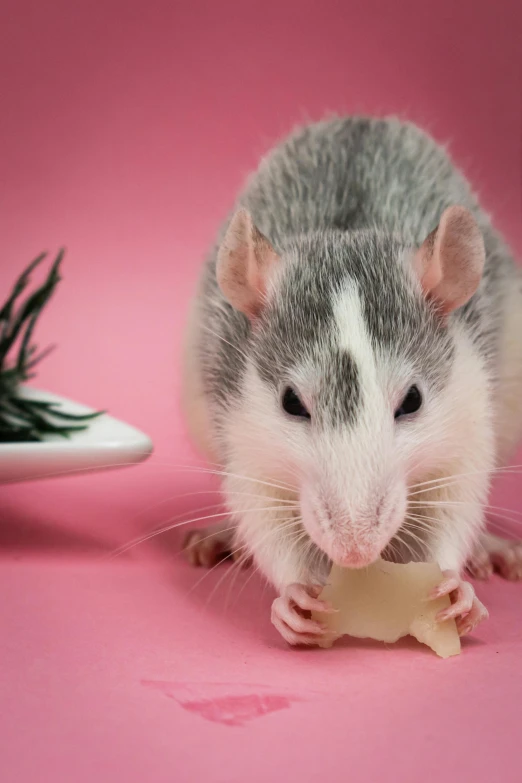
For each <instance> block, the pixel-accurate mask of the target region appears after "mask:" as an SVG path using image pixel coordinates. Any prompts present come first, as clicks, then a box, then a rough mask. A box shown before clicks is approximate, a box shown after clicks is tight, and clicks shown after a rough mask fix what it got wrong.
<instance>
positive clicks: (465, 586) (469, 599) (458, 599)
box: [430, 571, 488, 636]
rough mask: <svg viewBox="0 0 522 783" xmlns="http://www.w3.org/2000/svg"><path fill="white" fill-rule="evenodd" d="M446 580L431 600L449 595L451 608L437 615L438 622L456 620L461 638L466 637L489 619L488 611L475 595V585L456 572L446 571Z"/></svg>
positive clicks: (437, 588)
mask: <svg viewBox="0 0 522 783" xmlns="http://www.w3.org/2000/svg"><path fill="white" fill-rule="evenodd" d="M443 573H444V580H443V581H442V582H441V583H440V585H438V586H437V587H436V588H435V589H434V590H433V591H432V593H431V595H430V598H433V599H435V598H440V597H441V596H443V595H449V597H450V599H451V606H450V607H448V608H447V609H442V611H440V612H439V613H438V614H437V618H436V619H437V620H438V621H439V622H443V621H444V620H449V619H450V618H454V619H455V621H456V623H457V630H458V632H459V635H460V636H466V634H468V633H471V631H473V629H474V628H476V627H477V625H478V624H479V623H481V622H482V620H486V619H487V618H488V610H487V609H486V607H485V606H484V604H483V603H481V601H479V599H478V598H477V596H476V595H475V590H474V589H473V585H471V584H470V583H469V582H465V581H464V580H463V579H461V577H460V576H459V575H458V574H457V572H456V571H444V572H443Z"/></svg>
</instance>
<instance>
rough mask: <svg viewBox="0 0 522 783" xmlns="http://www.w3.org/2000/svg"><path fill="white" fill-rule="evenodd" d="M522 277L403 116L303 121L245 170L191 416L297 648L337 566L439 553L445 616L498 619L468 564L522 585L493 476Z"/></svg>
mask: <svg viewBox="0 0 522 783" xmlns="http://www.w3.org/2000/svg"><path fill="white" fill-rule="evenodd" d="M521 391H522V276H521V273H520V271H519V269H518V267H517V265H516V262H515V261H514V258H513V254H512V252H511V251H510V249H509V247H508V246H507V244H506V243H505V241H504V239H503V238H502V237H501V235H500V234H499V232H498V231H497V230H496V229H495V228H494V226H493V224H492V220H491V218H490V217H489V216H488V214H487V213H486V212H485V210H484V209H483V208H482V207H481V205H480V204H479V201H478V199H477V196H476V195H475V193H474V191H473V190H472V187H471V185H470V184H469V183H468V181H467V179H466V178H465V176H464V175H463V173H462V172H461V171H460V170H459V169H458V168H457V167H456V165H455V164H454V163H453V161H452V160H451V158H450V156H449V154H448V152H447V151H446V149H445V148H443V147H442V146H441V145H440V144H439V143H437V142H436V141H435V140H434V139H433V138H431V137H430V136H429V135H428V134H427V133H426V132H425V131H424V130H422V129H420V128H419V127H417V126H416V125H414V124H412V123H410V122H404V121H401V120H399V119H397V118H393V117H391V118H372V117H364V116H348V117H339V118H334V119H329V120H325V121H321V122H316V123H313V124H310V125H307V126H305V127H301V128H297V129H296V130H295V131H294V132H293V133H291V135H290V136H288V137H287V138H286V139H285V140H283V141H282V142H281V143H279V144H278V145H277V146H275V148H273V149H272V150H271V151H270V152H269V153H268V154H267V155H266V156H265V157H264V158H263V159H262V160H261V162H260V164H259V167H258V169H257V171H255V172H254V173H253V174H252V175H251V176H250V177H249V178H248V180H247V182H246V184H245V186H244V188H243V190H242V192H241V193H240V195H239V197H238V199H237V201H236V204H235V205H234V208H233V209H232V211H231V212H230V214H229V216H228V218H227V219H226V221H225V222H224V224H223V226H222V227H221V230H220V232H219V234H218V236H217V239H216V242H215V246H214V247H213V248H212V250H211V252H210V254H209V256H208V259H207V261H206V263H205V264H204V268H203V272H202V275H201V278H200V282H199V285H198V289H197V292H196V295H195V297H194V300H193V303H192V305H191V309H190V314H189V318H188V325H187V330H186V334H185V344H184V359H183V380H182V405H183V410H184V412H185V416H186V420H187V423H188V428H189V430H190V433H191V435H192V438H193V440H194V442H195V444H196V446H197V447H198V448H199V450H200V451H202V452H203V453H204V454H205V455H206V457H207V458H208V459H209V460H210V461H212V462H213V463H214V464H215V465H217V466H218V472H219V473H220V475H222V477H223V481H222V490H223V494H224V499H225V503H226V508H227V512H228V513H229V519H227V521H226V522H222V523H220V524H218V525H216V526H215V527H213V528H207V529H205V530H193V531H191V532H190V534H189V536H188V538H187V539H186V543H185V547H186V551H187V553H188V555H189V557H190V559H191V561H192V562H193V563H195V564H199V565H206V566H210V565H213V564H214V563H215V562H217V561H218V559H219V558H220V557H222V556H223V555H225V554H226V553H231V552H235V553H236V556H237V554H238V553H240V556H241V557H243V556H244V557H245V558H247V557H248V558H250V559H252V560H253V561H254V563H255V565H256V567H257V568H258V569H259V571H260V572H261V573H262V574H263V575H264V576H265V577H266V579H267V580H268V581H269V582H270V583H271V584H272V585H273V587H274V588H275V591H276V592H277V597H276V598H275V600H274V602H273V604H272V618H271V619H272V622H273V623H274V625H275V627H276V628H277V630H278V631H279V632H280V634H281V635H282V636H283V638H284V639H285V640H286V641H287V642H288V643H289V644H290V645H298V644H305V645H313V644H317V643H319V642H320V640H321V638H322V637H323V635H324V633H325V628H324V627H323V626H322V625H320V624H319V623H317V622H315V621H313V620H312V618H311V611H313V610H316V611H317V612H324V611H331V610H332V607H331V606H329V605H328V604H326V603H325V602H324V601H322V600H321V599H320V597H319V596H320V592H321V590H322V587H323V586H324V585H325V583H326V582H327V579H328V574H329V571H330V568H331V566H332V564H334V563H335V564H337V565H339V566H342V567H348V568H364V567H365V566H367V565H369V564H371V563H373V562H375V561H376V560H377V559H378V558H379V557H381V556H382V557H384V558H386V559H389V560H393V561H395V562H408V561H411V560H424V561H426V560H429V561H433V562H436V563H437V564H438V565H439V566H440V569H441V570H442V573H443V579H442V581H441V583H440V585H439V586H438V587H437V588H436V589H435V590H434V591H433V593H432V596H431V597H432V598H436V597H439V596H442V595H449V596H450V598H451V606H450V608H448V609H446V610H445V612H444V613H443V616H442V615H441V617H439V619H440V620H443V619H447V618H450V617H451V618H455V621H456V623H457V627H458V630H459V633H460V634H461V635H465V634H468V633H470V632H471V631H472V630H473V629H474V628H475V627H476V625H477V624H478V623H479V622H481V621H482V620H483V619H485V618H486V617H487V615H488V612H487V609H486V607H485V606H484V605H483V604H482V602H481V601H480V600H479V599H478V598H477V596H476V594H475V590H474V588H473V586H472V584H471V583H470V582H469V581H467V572H470V573H471V574H472V575H474V576H477V577H486V576H488V575H489V574H490V573H491V571H492V569H493V567H495V568H496V569H497V570H500V572H501V573H502V574H503V575H504V576H505V577H507V578H508V579H516V578H520V577H522V546H521V545H520V544H519V543H518V542H515V541H507V540H504V539H502V538H500V537H498V536H494V535H492V534H491V533H490V532H488V528H487V519H486V508H487V502H488V493H489V489H490V481H491V477H492V474H493V472H494V471H495V470H496V469H497V468H498V467H499V466H502V465H506V464H508V462H509V460H510V459H511V458H512V455H513V453H514V451H515V449H516V447H517V445H518V442H519V440H520V438H521V436H522V402H521Z"/></svg>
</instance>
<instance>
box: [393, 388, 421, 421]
mask: <svg viewBox="0 0 522 783" xmlns="http://www.w3.org/2000/svg"><path fill="white" fill-rule="evenodd" d="M421 405H422V394H421V393H420V391H419V389H418V388H417V386H410V388H409V389H408V393H407V395H406V397H405V398H404V399H403V401H402V403H401V404H400V406H399V407H398V408H397V410H396V411H395V418H396V419H400V418H401V416H408V415H409V414H411V413H417V411H418V410H419V408H420V406H421Z"/></svg>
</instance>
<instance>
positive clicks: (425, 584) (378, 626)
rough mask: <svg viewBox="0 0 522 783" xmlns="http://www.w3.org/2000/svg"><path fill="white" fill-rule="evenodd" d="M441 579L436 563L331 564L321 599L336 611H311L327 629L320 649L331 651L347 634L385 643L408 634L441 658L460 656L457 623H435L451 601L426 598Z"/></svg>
mask: <svg viewBox="0 0 522 783" xmlns="http://www.w3.org/2000/svg"><path fill="white" fill-rule="evenodd" d="M442 580H443V575H442V571H441V570H440V568H439V567H438V565H436V564H435V563H407V564H398V563H388V562H386V561H385V560H378V561H377V562H375V563H373V564H372V565H371V566H368V567H367V568H362V569H350V568H339V567H338V566H333V568H332V571H331V574H330V579H329V584H328V585H327V586H326V587H325V588H324V590H323V591H322V593H321V595H320V598H321V599H324V600H325V601H329V602H330V603H331V604H332V606H333V607H335V608H336V609H338V611H337V612H336V613H334V614H322V613H315V612H314V613H313V617H314V619H316V620H318V621H319V622H321V623H322V624H323V625H325V626H326V627H327V628H328V634H327V635H326V636H325V639H324V641H323V642H322V643H321V646H322V647H331V645H332V644H333V643H334V641H335V640H336V639H338V638H339V637H340V636H343V635H344V634H348V635H349V636H356V637H359V638H366V639H367V638H370V639H377V640H378V641H382V642H396V641H397V640H398V639H400V638H401V637H403V636H407V635H408V634H410V635H411V636H414V637H415V638H416V639H418V641H419V642H422V644H426V645H428V647H431V649H432V650H434V651H435V652H436V653H437V655H440V656H441V657H442V658H448V657H449V656H451V655H458V654H459V653H460V638H459V635H458V632H457V626H456V624H455V621H454V620H445V621H444V622H442V623H437V622H436V621H435V616H436V614H437V612H439V611H440V610H441V609H445V608H446V607H447V606H449V605H450V599H449V597H448V596H444V597H442V598H437V599H435V600H430V599H429V598H428V596H429V593H430V591H431V590H432V589H433V588H434V587H436V586H437V585H438V584H440V582H441V581H442Z"/></svg>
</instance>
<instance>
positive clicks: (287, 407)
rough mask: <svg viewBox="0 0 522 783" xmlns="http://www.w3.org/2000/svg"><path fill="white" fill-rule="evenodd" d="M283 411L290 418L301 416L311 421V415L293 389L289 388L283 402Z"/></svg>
mask: <svg viewBox="0 0 522 783" xmlns="http://www.w3.org/2000/svg"><path fill="white" fill-rule="evenodd" d="M281 404H282V406H283V410H284V411H286V413H288V414H289V415H290V416H299V417H300V418H301V419H309V418H310V414H309V413H308V411H307V410H306V408H305V406H304V405H303V403H302V402H301V400H300V399H299V397H298V396H297V394H296V393H295V391H294V390H293V389H291V388H290V386H288V387H287V388H286V389H285V393H284V394H283V399H282V401H281Z"/></svg>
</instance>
